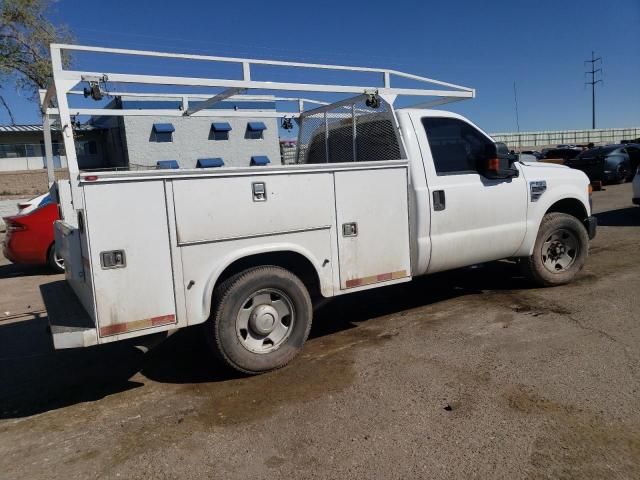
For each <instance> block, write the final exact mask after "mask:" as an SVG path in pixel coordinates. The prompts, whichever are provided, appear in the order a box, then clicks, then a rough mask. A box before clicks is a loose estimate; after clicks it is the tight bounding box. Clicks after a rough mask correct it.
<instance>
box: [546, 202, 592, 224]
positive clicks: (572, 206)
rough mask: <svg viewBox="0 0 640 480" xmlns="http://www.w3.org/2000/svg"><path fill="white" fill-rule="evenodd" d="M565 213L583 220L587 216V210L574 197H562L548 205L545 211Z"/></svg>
mask: <svg viewBox="0 0 640 480" xmlns="http://www.w3.org/2000/svg"><path fill="white" fill-rule="evenodd" d="M551 212H558V213H566V214H568V215H571V216H573V217H576V218H577V219H578V220H580V221H581V222H583V221H584V220H585V219H586V218H587V210H586V209H585V208H584V205H583V204H582V202H581V201H580V200H577V199H575V198H564V199H562V200H559V201H557V202H556V203H554V204H553V205H551V206H550V207H549V209H548V210H547V213H551Z"/></svg>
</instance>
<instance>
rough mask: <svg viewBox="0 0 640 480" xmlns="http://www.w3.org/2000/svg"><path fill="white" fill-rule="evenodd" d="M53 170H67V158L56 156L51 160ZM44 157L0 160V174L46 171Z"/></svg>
mask: <svg viewBox="0 0 640 480" xmlns="http://www.w3.org/2000/svg"><path fill="white" fill-rule="evenodd" d="M53 163H54V167H55V168H67V158H66V157H65V156H56V157H54V159H53ZM46 168H47V165H46V160H45V157H40V156H38V157H13V158H0V172H15V171H17V170H42V169H46Z"/></svg>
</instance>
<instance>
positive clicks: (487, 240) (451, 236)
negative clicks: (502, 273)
mask: <svg viewBox="0 0 640 480" xmlns="http://www.w3.org/2000/svg"><path fill="white" fill-rule="evenodd" d="M414 115H415V117H414V118H412V121H413V124H414V126H415V128H416V134H417V137H418V142H419V145H420V150H421V152H422V157H423V161H424V166H425V171H426V174H427V183H428V187H429V194H430V212H429V214H430V215H431V260H430V263H429V268H428V272H436V271H441V270H448V269H451V268H457V267H462V266H466V265H473V264H476V263H482V262H487V261H491V260H498V259H501V258H507V257H509V256H511V255H513V254H514V253H515V252H516V251H517V249H518V247H519V246H520V244H521V243H522V241H523V239H524V236H525V233H526V218H527V189H526V182H525V179H524V177H523V175H520V176H519V177H515V178H509V179H497V180H496V179H488V178H485V177H484V176H482V175H481V174H480V173H479V172H478V170H477V165H478V164H479V163H478V162H479V160H480V159H481V157H480V155H481V154H482V153H483V152H484V148H485V145H486V143H487V142H491V141H492V140H491V139H490V138H489V137H488V136H486V135H485V134H484V133H483V132H482V131H480V130H479V129H478V128H476V127H475V126H474V125H472V124H471V123H468V122H466V121H464V120H462V119H459V118H453V117H444V116H443V117H435V116H424V115H420V114H419V112H418V113H415V114H414Z"/></svg>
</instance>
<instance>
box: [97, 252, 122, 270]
mask: <svg viewBox="0 0 640 480" xmlns="http://www.w3.org/2000/svg"><path fill="white" fill-rule="evenodd" d="M100 265H101V266H102V269H103V270H108V269H110V268H124V267H126V266H127V258H126V256H125V254H124V250H110V251H108V252H100Z"/></svg>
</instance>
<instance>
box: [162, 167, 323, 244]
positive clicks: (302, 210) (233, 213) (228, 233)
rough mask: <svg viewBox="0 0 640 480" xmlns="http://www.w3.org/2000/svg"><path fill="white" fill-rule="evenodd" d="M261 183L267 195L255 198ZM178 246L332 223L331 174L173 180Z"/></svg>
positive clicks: (296, 229) (311, 227)
mask: <svg viewBox="0 0 640 480" xmlns="http://www.w3.org/2000/svg"><path fill="white" fill-rule="evenodd" d="M258 184H263V185H264V189H265V199H264V200H263V201H260V200H259V199H254V189H256V188H259V187H258V186H256V185H258ZM173 188H174V201H175V215H176V228H177V237H178V244H179V245H185V244H191V243H198V242H210V241H221V240H230V239H236V238H246V237H250V236H264V235H270V234H277V233H283V232H292V231H302V230H308V229H314V228H320V227H328V226H330V225H331V223H332V218H333V215H332V211H333V204H332V198H331V190H332V185H331V173H318V174H296V175H287V174H285V175H252V176H245V177H231V178H219V177H218V178H216V177H212V178H202V179H187V180H174V181H173Z"/></svg>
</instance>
